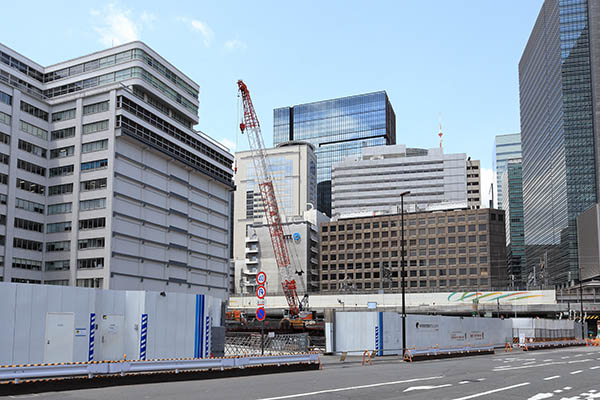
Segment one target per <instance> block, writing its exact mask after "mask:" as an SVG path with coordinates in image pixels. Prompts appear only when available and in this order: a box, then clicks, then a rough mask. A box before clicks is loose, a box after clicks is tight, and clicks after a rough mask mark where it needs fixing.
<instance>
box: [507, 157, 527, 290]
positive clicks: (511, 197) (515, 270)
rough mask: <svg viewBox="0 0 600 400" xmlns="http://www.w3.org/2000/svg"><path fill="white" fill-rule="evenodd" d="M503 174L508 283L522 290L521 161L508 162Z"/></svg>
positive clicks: (523, 275)
mask: <svg viewBox="0 0 600 400" xmlns="http://www.w3.org/2000/svg"><path fill="white" fill-rule="evenodd" d="M505 164H506V165H505V166H504V172H503V173H502V177H501V181H502V185H501V187H502V191H503V194H504V197H503V199H502V209H504V212H505V213H506V214H505V216H504V221H505V227H506V261H507V265H508V270H507V276H508V283H509V285H511V286H512V287H514V288H521V287H523V286H524V285H525V283H526V282H527V274H526V273H525V268H524V266H525V263H526V262H525V261H526V257H525V254H526V253H525V235H524V220H523V174H522V165H521V159H520V158H518V159H511V160H506V163H505Z"/></svg>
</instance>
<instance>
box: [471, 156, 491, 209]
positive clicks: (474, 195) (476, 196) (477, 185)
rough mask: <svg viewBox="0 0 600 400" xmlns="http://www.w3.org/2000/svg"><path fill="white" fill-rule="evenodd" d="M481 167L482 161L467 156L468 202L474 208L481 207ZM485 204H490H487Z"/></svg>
mask: <svg viewBox="0 0 600 400" xmlns="http://www.w3.org/2000/svg"><path fill="white" fill-rule="evenodd" d="M480 167H481V162H480V161H479V160H471V157H469V158H467V204H468V206H469V208H470V209H473V210H476V209H479V208H481V168H480ZM484 189H485V188H484ZM485 206H486V207H487V206H488V205H487V204H485ZM490 208H491V207H490Z"/></svg>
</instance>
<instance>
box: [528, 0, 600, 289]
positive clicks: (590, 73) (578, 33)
mask: <svg viewBox="0 0 600 400" xmlns="http://www.w3.org/2000/svg"><path fill="white" fill-rule="evenodd" d="M599 74H600V4H599V3H598V2H597V1H587V0H570V1H562V0H545V1H544V3H543V5H542V8H541V10H540V13H539V15H538V18H537V21H536V23H535V25H534V28H533V31H532V33H531V35H530V37H529V40H528V42H527V45H526V47H525V50H524V52H523V55H522V57H521V60H520V63H519V91H520V104H521V139H522V149H523V207H524V217H525V244H526V246H527V270H528V271H531V270H532V269H533V265H537V264H539V263H540V260H544V259H547V260H548V265H547V270H548V277H549V279H548V283H549V284H555V285H565V284H567V282H568V281H572V280H576V279H577V277H578V271H579V268H578V257H577V228H576V218H577V216H578V215H579V213H581V212H583V211H584V210H586V209H588V208H589V207H591V206H593V205H594V204H595V203H596V202H597V193H598V179H599V176H598V173H597V171H598V163H599V162H600V158H599V148H600V141H599V140H598V139H600V137H599V135H600V131H599V129H600V124H599V123H600V115H595V113H594V110H595V109H597V108H598V107H599V106H600V104H599V103H598V100H599V98H598V96H600V75H599ZM596 114H597V113H596Z"/></svg>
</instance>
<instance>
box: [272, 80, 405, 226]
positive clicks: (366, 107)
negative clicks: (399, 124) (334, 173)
mask: <svg viewBox="0 0 600 400" xmlns="http://www.w3.org/2000/svg"><path fill="white" fill-rule="evenodd" d="M289 140H301V141H305V142H309V143H311V144H312V145H314V147H315V154H316V156H317V160H318V163H317V196H318V199H317V208H318V210H319V211H321V212H323V213H325V214H327V215H328V216H331V167H332V166H333V164H334V163H336V162H339V161H342V160H343V159H345V158H346V157H348V156H352V155H360V154H362V151H363V149H364V148H367V147H372V146H385V145H390V144H396V114H395V113H394V109H393V108H392V105H391V103H390V101H389V99H388V96H387V94H386V92H384V91H381V92H374V93H367V94H360V95H356V96H350V97H343V98H338V99H332V100H324V101H318V102H314V103H307V104H300V105H295V106H293V107H282V108H276V109H275V110H274V111H273V145H277V144H279V143H283V142H286V141H289Z"/></svg>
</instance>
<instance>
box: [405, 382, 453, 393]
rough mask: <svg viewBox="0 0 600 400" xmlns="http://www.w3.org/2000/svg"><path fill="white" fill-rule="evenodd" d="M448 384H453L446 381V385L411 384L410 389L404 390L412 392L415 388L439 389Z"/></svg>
mask: <svg viewBox="0 0 600 400" xmlns="http://www.w3.org/2000/svg"><path fill="white" fill-rule="evenodd" d="M448 386H452V384H451V383H446V384H444V385H437V386H435V385H430V386H411V387H409V388H408V389H404V390H403V391H404V392H412V391H413V390H431V389H438V388H443V387H448Z"/></svg>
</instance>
